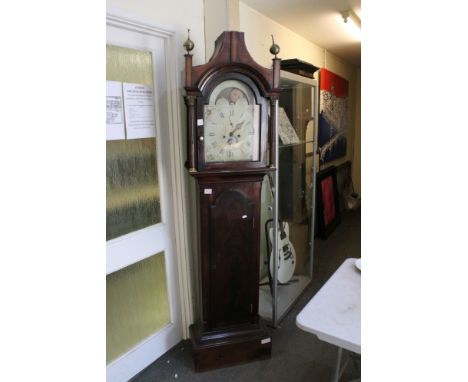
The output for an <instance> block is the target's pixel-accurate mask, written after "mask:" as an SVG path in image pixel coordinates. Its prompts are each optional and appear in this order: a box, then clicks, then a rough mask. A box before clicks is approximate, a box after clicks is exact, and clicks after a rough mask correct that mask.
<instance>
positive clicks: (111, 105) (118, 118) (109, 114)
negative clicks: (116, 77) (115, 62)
mask: <svg viewBox="0 0 468 382" xmlns="http://www.w3.org/2000/svg"><path fill="white" fill-rule="evenodd" d="M106 139H107V140H108V141H111V140H116V139H125V125H124V114H123V102H122V82H119V81H106Z"/></svg>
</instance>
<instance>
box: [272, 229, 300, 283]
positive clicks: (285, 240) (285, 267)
mask: <svg viewBox="0 0 468 382" xmlns="http://www.w3.org/2000/svg"><path fill="white" fill-rule="evenodd" d="M278 227H279V229H278V260H277V261H278V263H277V267H278V281H279V282H280V283H281V284H286V283H287V282H288V281H289V280H291V277H292V276H293V274H294V270H295V269H296V251H295V250H294V247H293V246H292V244H291V242H290V241H289V224H288V223H286V222H281V221H280V222H278ZM269 236H270V242H271V243H272V248H273V240H274V237H273V228H270V231H269ZM273 258H274V255H273V250H272V251H271V255H270V272H271V274H272V275H273V270H274V264H273Z"/></svg>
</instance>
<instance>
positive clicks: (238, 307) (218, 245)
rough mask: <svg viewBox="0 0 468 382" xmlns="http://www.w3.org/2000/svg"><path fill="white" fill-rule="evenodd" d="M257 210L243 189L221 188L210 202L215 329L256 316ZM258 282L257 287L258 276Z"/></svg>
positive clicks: (211, 307) (211, 271) (211, 269)
mask: <svg viewBox="0 0 468 382" xmlns="http://www.w3.org/2000/svg"><path fill="white" fill-rule="evenodd" d="M246 186H248V184H246ZM231 187H232V186H231ZM236 188H237V187H236ZM248 188H251V187H248ZM255 210H256V209H255V204H254V202H253V201H252V200H249V198H247V197H246V196H245V194H244V193H243V192H242V190H239V189H227V190H224V191H221V193H220V194H219V195H218V197H217V200H216V204H214V205H211V206H210V209H209V227H210V241H209V253H210V255H209V257H210V263H211V264H210V265H211V266H210V291H209V295H210V304H209V305H210V310H211V314H210V320H209V325H210V327H211V328H213V329H216V328H221V327H225V326H229V325H232V324H239V323H242V322H249V321H251V320H252V313H253V312H254V311H255V310H254V308H255V307H256V305H257V303H255V304H254V301H253V298H254V296H253V293H252V281H253V280H255V279H258V276H257V274H258V264H257V262H258V261H257V259H256V252H255V250H254V249H255V248H254V247H255V246H256V245H255V243H256V241H258V240H255V237H254V236H255V229H254V228H255V227H254V224H255ZM257 233H258V231H257ZM256 276H257V277H256ZM254 283H255V284H254V285H255V286H256V287H257V285H258V280H257V281H256V282H255V281H254ZM257 289H258V287H257ZM254 305H255V307H254ZM255 312H256V311H255Z"/></svg>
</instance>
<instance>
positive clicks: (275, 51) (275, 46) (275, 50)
mask: <svg viewBox="0 0 468 382" xmlns="http://www.w3.org/2000/svg"><path fill="white" fill-rule="evenodd" d="M271 41H273V44H271V46H270V53H271V54H274V55H275V58H276V55H277V54H278V53H279V51H280V47H279V45H278V44H275V39H274V38H273V35H271Z"/></svg>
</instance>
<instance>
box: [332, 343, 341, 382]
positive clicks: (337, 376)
mask: <svg viewBox="0 0 468 382" xmlns="http://www.w3.org/2000/svg"><path fill="white" fill-rule="evenodd" d="M342 353H343V349H342V348H340V347H339V348H338V357H337V359H336V366H335V372H334V373H333V379H332V382H338V381H339V379H340V374H341V373H340V366H341V354H342Z"/></svg>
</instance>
